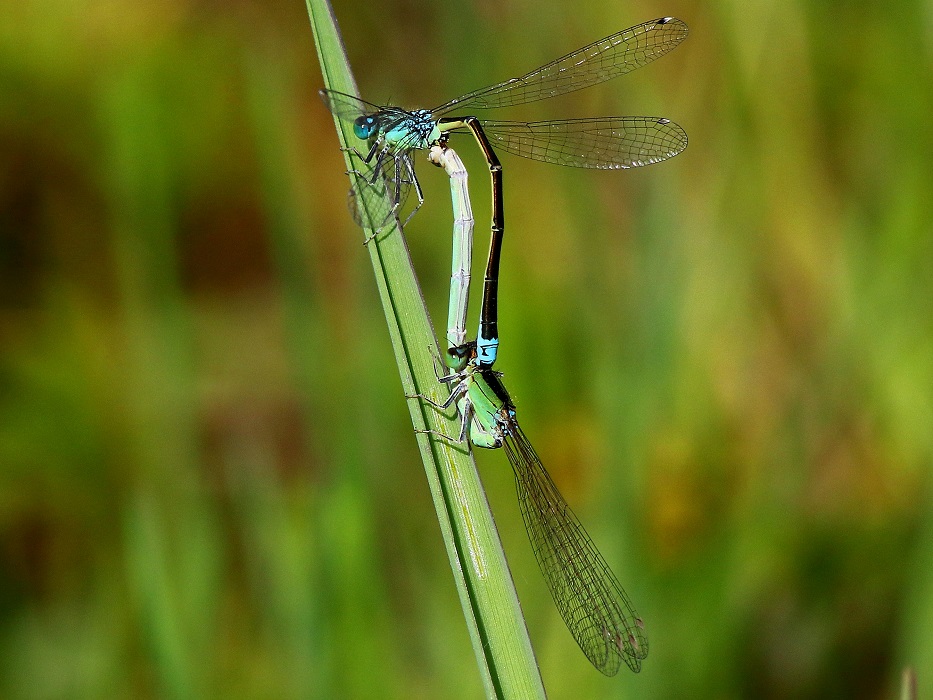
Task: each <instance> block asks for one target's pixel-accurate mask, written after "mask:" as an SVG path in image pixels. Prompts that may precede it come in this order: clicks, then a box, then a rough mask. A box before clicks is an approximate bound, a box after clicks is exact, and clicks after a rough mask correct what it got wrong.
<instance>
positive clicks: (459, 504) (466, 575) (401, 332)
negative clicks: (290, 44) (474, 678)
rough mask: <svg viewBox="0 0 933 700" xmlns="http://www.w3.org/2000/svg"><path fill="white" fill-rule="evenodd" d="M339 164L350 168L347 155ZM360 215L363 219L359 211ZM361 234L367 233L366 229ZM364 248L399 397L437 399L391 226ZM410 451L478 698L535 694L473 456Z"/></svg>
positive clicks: (327, 20)
mask: <svg viewBox="0 0 933 700" xmlns="http://www.w3.org/2000/svg"><path fill="white" fill-rule="evenodd" d="M306 2H307V6H308V14H309V16H310V19H311V27H312V30H313V32H314V38H315V45H316V46H317V51H318V57H319V59H320V62H321V72H322V74H323V76H324V84H325V86H326V87H328V88H330V89H334V90H339V91H341V92H345V93H349V94H352V95H357V94H358V91H357V89H356V84H355V82H354V80H353V76H352V74H351V72H350V68H349V63H348V61H347V58H346V53H345V51H344V48H343V44H342V41H341V39H340V35H339V32H338V29H337V23H336V20H335V18H334V16H333V12H332V10H331V8H330V5H329V4H328V3H327V2H326V0H306ZM335 123H336V126H337V133H338V136H339V139H340V145H341V146H342V147H346V146H347V144H348V137H349V136H351V134H348V133H346V132H345V129H346V125H345V124H343V123H341V122H339V121H338V120H335ZM347 167H348V169H349V168H350V167H351V166H350V162H349V159H348V160H347ZM360 204H361V206H365V205H366V204H367V203H366V202H360ZM363 215H364V218H366V217H367V216H368V213H367V212H363ZM365 233H366V236H367V237H368V236H369V235H370V233H371V231H370V230H367V231H365ZM367 250H368V251H369V255H370V258H371V261H372V264H373V271H374V272H375V275H376V283H377V285H378V288H379V295H380V298H381V301H382V305H383V309H384V311H385V316H386V322H387V324H388V326H389V334H390V336H391V339H392V347H393V350H394V352H395V358H396V361H397V363H398V369H399V375H400V377H401V380H402V388H403V390H404V393H405V394H409V395H410V394H415V393H422V394H426V395H429V396H434V398H435V400H440V399H441V398H442V397H441V396H440V392H441V386H440V385H439V384H438V382H437V379H436V376H435V373H434V364H433V360H432V357H431V352H429V348H431V349H432V352H435V353H436V352H437V341H436V339H435V335H434V332H433V329H432V327H431V323H430V321H429V319H428V314H427V308H426V307H425V304H424V299H423V298H422V295H421V290H420V288H419V286H418V283H417V279H416V278H415V274H414V269H413V268H412V264H411V260H410V257H409V254H408V248H407V246H406V244H405V240H404V237H403V236H402V234H401V232H400V227H398V225H397V222H396V225H395V229H394V230H393V231H390V232H388V234H387V233H386V231H385V230H384V231H383V232H382V233H381V234H380V236H379V238H378V239H374V240H373V241H372V242H371V243H370V245H369V246H368V247H367ZM443 391H445V392H446V391H447V390H446V389H444V390H443ZM408 407H409V410H410V412H411V418H412V423H413V425H414V427H415V428H416V429H418V430H424V429H427V428H433V429H434V430H438V431H441V432H443V433H445V434H447V435H456V434H458V432H459V420H458V417H457V414H456V411H454V410H453V409H452V410H451V411H449V412H448V413H447V415H440V414H438V413H437V412H436V411H434V410H433V409H431V408H430V407H428V408H427V410H426V407H425V405H424V404H423V402H421V401H417V400H409V401H408ZM418 447H419V449H420V451H421V456H422V459H423V461H424V467H425V473H426V474H427V477H428V483H429V486H430V489H431V495H432V498H433V500H434V506H435V510H436V511H437V517H438V522H439V523H440V526H441V532H442V534H443V537H444V543H445V546H446V548H447V554H448V557H449V559H450V566H451V570H452V571H453V574H454V580H455V582H456V585H457V590H458V593H459V595H460V602H461V604H462V606H463V612H464V618H465V619H466V623H467V627H468V629H469V632H470V638H471V641H472V644H473V649H474V651H475V653H476V660H477V664H478V666H479V669H480V673H481V675H482V678H483V684H484V687H485V689H486V695H487V697H490V698H535V697H538V698H542V697H544V696H545V693H544V686H543V684H542V682H541V677H540V673H539V671H538V666H537V662H536V661H535V658H534V652H533V651H532V648H531V642H530V641H529V639H528V632H527V630H526V628H525V623H524V619H523V617H522V613H521V608H520V606H519V602H518V596H517V594H516V592H515V587H514V585H513V583H512V577H511V574H510V572H509V569H508V565H507V563H506V560H505V555H504V553H503V550H502V544H501V542H500V541H499V536H498V533H497V532H496V529H495V525H494V523H493V519H492V514H491V512H490V510H489V504H488V503H487V501H486V496H485V494H484V492H483V490H482V485H481V483H480V479H479V475H478V473H477V471H476V465H475V463H474V462H473V458H472V456H471V455H470V453H469V451H468V450H467V449H465V448H464V447H462V446H455V445H450V444H447V443H446V442H444V441H440V440H435V439H432V438H429V437H428V436H426V435H422V434H419V435H418Z"/></svg>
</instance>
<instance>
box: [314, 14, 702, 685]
mask: <svg viewBox="0 0 933 700" xmlns="http://www.w3.org/2000/svg"><path fill="white" fill-rule="evenodd" d="M686 36H687V27H686V25H685V24H684V23H683V22H681V21H680V20H678V19H675V18H672V17H663V18H660V19H656V20H652V21H650V22H645V23H643V24H640V25H637V26H635V27H631V28H629V29H626V30H623V31H621V32H617V33H615V34H612V35H610V36H608V37H606V38H604V39H601V40H599V41H597V42H594V43H592V44H589V45H588V46H585V47H583V48H581V49H578V50H576V51H573V52H571V53H569V54H567V55H566V56H564V57H562V58H559V59H557V60H555V61H552V62H550V63H548V64H546V65H544V66H541V67H540V68H537V69H535V70H533V71H531V72H529V73H527V74H525V75H523V76H521V77H518V78H512V79H510V80H507V81H504V82H501V83H497V84H496V85H492V86H489V87H486V88H482V89H480V90H475V91H473V92H470V93H468V94H466V95H463V96H462V97H459V98H456V99H454V100H450V101H448V102H446V103H444V104H442V105H440V106H439V107H436V108H435V109H433V110H414V111H409V110H404V109H401V108H398V107H394V106H379V105H375V104H372V103H369V102H365V101H363V100H361V99H359V98H357V97H354V96H352V95H346V94H343V93H339V92H335V91H332V90H324V91H322V96H323V98H324V101H325V103H326V104H327V106H328V108H329V109H330V110H331V111H332V112H333V113H334V114H335V115H336V116H338V117H340V118H341V119H344V120H347V121H351V122H352V124H353V131H354V134H355V135H356V137H357V138H358V139H359V140H360V141H361V146H360V147H356V148H353V147H351V149H350V150H351V151H352V152H353V154H354V156H355V157H356V159H357V160H358V166H357V167H356V168H354V169H352V170H351V171H350V175H351V178H352V179H353V184H352V187H351V198H350V199H351V210H352V211H353V213H354V218H355V219H356V220H357V222H358V223H363V221H364V217H363V214H362V212H364V211H365V212H366V217H367V223H368V227H369V228H371V229H374V231H375V233H374V234H373V235H376V234H378V233H379V231H380V230H381V229H382V228H383V227H384V226H385V225H386V224H387V223H388V222H389V221H392V220H397V219H398V217H399V214H400V212H401V209H402V207H403V205H404V203H405V201H406V198H407V196H408V194H409V192H410V191H411V190H412V189H414V190H415V192H416V194H417V200H418V201H417V203H416V204H415V206H414V208H413V210H412V211H411V212H410V213H409V215H408V216H407V217H406V218H405V221H404V223H405V224H407V222H408V221H409V220H410V218H411V216H412V215H413V214H414V213H415V212H416V211H417V209H418V208H419V207H420V206H421V204H422V203H423V196H422V192H421V187H420V184H419V183H418V179H417V177H416V175H415V169H414V164H413V163H412V160H411V153H412V151H414V150H417V149H432V159H433V161H434V162H435V164H438V165H443V166H444V167H445V168H446V169H447V170H448V174H450V176H451V183H452V187H451V189H452V194H453V196H454V209H455V221H454V234H455V255H454V274H453V275H452V276H451V280H452V282H451V308H450V312H449V322H448V334H447V338H448V351H447V364H448V366H449V367H450V368H451V370H452V374H450V375H449V376H447V377H443V378H441V381H442V382H443V383H445V384H448V385H449V386H450V387H451V393H450V397H449V398H448V399H447V401H446V402H443V403H440V404H438V403H435V402H434V401H432V400H431V399H428V398H427V397H424V396H420V395H419V396H418V397H417V398H419V399H423V400H427V401H428V402H429V403H431V404H432V405H434V406H435V407H437V408H439V409H444V408H447V407H449V406H450V405H451V404H452V403H455V402H456V404H457V406H458V408H459V410H460V415H461V422H462V427H461V432H460V435H459V436H457V437H452V436H442V437H445V438H446V439H451V440H459V441H460V442H463V441H465V440H469V441H470V442H472V443H473V444H474V445H477V446H479V447H490V448H498V447H504V448H505V452H506V455H507V457H508V459H509V462H510V464H511V465H512V468H513V471H514V473H515V476H516V485H517V489H518V496H519V503H520V505H521V511H522V518H523V520H524V522H525V526H526V529H527V532H528V536H529V539H530V541H531V544H532V549H533V550H534V553H535V557H536V559H537V560H538V563H539V565H540V567H541V570H542V573H543V574H544V577H545V580H546V582H547V584H548V588H549V589H550V592H551V595H552V597H553V599H554V601H555V604H556V605H557V608H558V610H559V612H560V614H561V616H562V617H563V619H564V622H565V623H566V624H567V627H568V629H569V630H570V632H571V633H572V634H573V636H574V639H575V640H576V641H577V643H578V644H579V645H580V647H581V649H582V650H583V651H584V653H585V654H586V656H587V658H588V659H589V660H590V661H591V662H592V663H593V665H594V666H596V668H598V669H599V670H600V671H602V672H603V673H606V674H608V675H612V674H614V673H616V672H617V670H618V668H619V666H620V664H621V662H622V661H624V662H625V663H626V664H627V665H628V666H629V668H631V669H632V670H634V671H638V670H639V669H640V667H641V661H642V659H644V658H645V656H646V655H647V651H648V643H647V637H646V635H645V632H644V624H643V623H642V620H641V618H640V617H638V615H637V614H636V613H635V610H634V608H633V606H632V603H631V601H630V600H629V598H628V596H627V595H626V593H625V591H624V590H623V589H622V587H621V585H620V584H619V582H618V580H617V579H616V577H615V575H614V574H613V573H612V571H611V570H610V568H609V567H608V565H607V564H606V562H605V560H604V559H603V557H602V555H601V554H600V553H599V551H598V550H597V549H596V546H595V545H594V544H593V542H592V540H591V539H590V537H589V536H588V535H587V533H586V531H585V530H584V529H583V527H582V525H581V524H580V522H579V520H577V518H576V516H575V515H574V514H573V512H572V511H571V510H570V508H569V507H568V506H567V503H566V502H565V501H564V499H563V497H562V496H561V495H560V493H559V491H558V490H557V488H556V487H555V486H554V483H553V481H552V480H551V479H550V477H549V475H548V473H547V471H546V470H545V469H544V466H543V465H542V463H541V460H540V459H539V458H538V456H537V454H536V453H535V451H534V448H533V447H532V446H531V443H530V442H529V441H528V439H527V438H526V437H525V435H524V433H523V432H522V430H521V428H520V427H519V425H518V422H517V420H516V414H515V406H514V404H513V402H512V400H511V398H510V396H509V394H508V392H507V390H506V389H505V386H504V385H503V384H502V381H501V379H500V376H501V375H500V373H499V372H496V371H494V370H493V369H492V366H493V364H494V363H495V361H496V358H497V351H498V344H499V333H498V305H497V301H498V278H499V260H500V254H501V249H502V237H503V233H504V229H505V216H504V211H503V198H502V167H501V164H500V162H499V159H498V157H497V155H496V150H497V149H501V150H503V151H506V152H508V153H512V154H515V155H519V156H522V157H526V158H531V159H534V160H540V161H544V162H548V163H555V164H558V165H568V166H573V167H584V168H598V169H620V168H632V167H639V166H643V165H649V164H651V163H657V162H660V161H662V160H665V159H667V158H670V157H672V156H674V155H677V154H678V153H680V152H681V151H682V150H683V149H684V148H685V147H686V145H687V137H686V134H685V133H684V131H683V129H681V128H680V127H679V126H677V125H676V124H674V123H673V122H671V121H670V120H668V119H665V118H661V117H596V118H584V119H567V120H552V121H536V122H505V121H492V120H484V119H479V118H477V117H476V116H473V115H464V116H448V115H450V114H451V113H453V112H455V111H459V112H461V113H465V112H466V111H467V110H482V109H491V108H495V107H505V106H513V105H519V104H525V103H528V102H534V101H537V100H542V99H545V98H549V97H555V96H557V95H562V94H565V93H569V92H573V91H576V90H579V89H582V88H585V87H589V86H591V85H595V84H597V83H600V82H603V81H605V80H609V79H611V78H615V77H618V76H620V75H624V74H625V73H628V72H630V71H632V70H634V69H636V68H639V67H641V66H643V65H645V64H647V63H649V62H651V61H653V60H654V59H656V58H659V57H660V56H662V55H664V54H665V53H667V52H668V51H670V50H671V49H673V48H674V47H675V46H677V45H678V44H679V43H680V42H681V41H683V39H684V38H686ZM464 131H469V132H470V133H472V135H473V137H474V138H475V140H476V142H477V143H478V145H479V147H480V149H481V150H482V152H483V154H484V156H485V158H486V162H487V164H488V166H489V171H490V179H491V184H492V227H491V231H492V235H491V240H490V250H489V256H488V260H487V267H486V274H485V280H484V287H483V296H482V307H481V313H480V324H479V329H478V333H477V338H476V340H475V341H469V342H465V338H466V331H465V319H466V307H467V300H468V295H469V259H470V257H471V251H472V214H471V213H469V215H467V210H469V193H468V191H467V190H466V185H465V183H466V177H465V170H463V168H462V164H460V163H459V158H457V157H456V156H455V154H453V151H452V149H449V148H448V141H449V138H450V137H451V136H452V135H454V134H455V133H457V132H464ZM445 150H446V151H447V152H448V154H449V155H450V157H449V158H446V157H445V155H444V152H445ZM457 178H459V179H457ZM458 204H459V211H458ZM467 239H468V240H467ZM367 240H369V239H367ZM458 251H459V253H458ZM458 258H459V259H458ZM410 398H415V397H410Z"/></svg>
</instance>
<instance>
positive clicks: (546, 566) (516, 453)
mask: <svg viewBox="0 0 933 700" xmlns="http://www.w3.org/2000/svg"><path fill="white" fill-rule="evenodd" d="M428 157H429V159H430V161H431V162H432V163H434V164H436V165H439V166H441V167H443V168H444V169H445V171H446V172H447V174H448V175H449V177H450V192H451V202H452V205H453V212H454V226H453V250H454V255H453V260H454V263H453V266H452V271H451V276H450V278H451V285H450V290H451V293H450V308H449V315H448V329H447V341H448V344H449V345H450V346H451V347H452V348H455V349H456V351H448V357H447V362H448V365H450V367H451V369H452V370H453V372H452V374H450V375H448V376H446V377H441V378H440V381H441V383H443V384H445V385H447V386H449V387H451V390H450V396H449V397H448V398H447V399H446V401H444V402H443V403H437V402H435V401H434V400H433V399H431V398H429V397H425V396H421V395H418V396H417V397H409V398H420V399H423V400H425V401H426V402H428V403H429V404H431V405H432V406H434V407H435V408H437V409H439V410H445V409H447V408H449V407H450V406H451V405H452V404H454V403H456V405H457V409H458V410H459V411H460V416H461V424H460V435H459V436H457V437H456V438H453V437H450V436H446V435H442V434H441V433H437V432H435V431H426V432H429V433H432V434H435V435H440V436H441V437H443V438H445V439H448V440H452V441H453V440H455V441H457V442H460V443H462V442H464V441H466V440H469V441H470V442H472V444H474V445H476V446H478V447H485V448H499V447H504V448H505V453H506V456H507V457H508V460H509V463H510V464H511V465H512V471H513V473H514V474H515V483H516V489H517V492H518V502H519V506H520V509H521V513H522V520H523V521H524V523H525V529H526V531H527V533H528V539H529V541H530V542H531V547H532V550H533V551H534V554H535V558H536V559H537V561H538V565H539V566H540V568H541V572H542V573H543V574H544V579H545V581H546V582H547V586H548V589H549V590H550V592H551V596H552V598H553V599H554V603H555V605H556V606H557V609H558V611H559V612H560V614H561V617H562V618H563V619H564V622H565V623H566V625H567V628H568V629H569V630H570V632H571V634H572V635H573V638H574V639H575V640H576V642H577V644H579V645H580V648H581V649H582V650H583V653H584V654H586V657H587V658H588V659H589V660H590V661H591V662H592V664H593V665H594V666H595V667H596V668H597V669H599V670H600V671H602V672H603V673H605V674H606V675H614V674H615V673H616V672H617V671H618V670H619V667H620V665H621V662H622V661H624V662H625V663H626V664H627V665H628V666H629V668H631V669H632V670H633V671H638V670H640V668H641V662H642V660H643V659H644V658H645V656H646V655H647V653H648V638H647V636H646V634H645V628H644V623H643V622H642V620H641V618H640V617H639V616H638V615H637V613H636V612H635V609H634V607H633V606H632V602H631V600H630V599H629V597H628V595H627V594H626V593H625V590H624V589H623V588H622V586H621V584H620V583H619V581H618V579H617V578H616V577H615V574H613V573H612V570H611V569H610V568H609V565H608V564H607V563H606V561H605V559H603V557H602V555H601V554H600V553H599V550H598V549H597V548H596V545H595V544H593V541H592V539H590V537H589V535H588V534H587V532H586V530H585V529H584V528H583V525H581V524H580V521H579V520H578V519H577V517H576V516H575V515H574V513H573V511H572V510H571V509H570V507H569V506H568V505H567V503H566V501H565V500H564V498H563V496H561V494H560V491H558V489H557V487H556V486H555V485H554V482H553V481H552V480H551V477H550V476H549V475H548V473H547V470H546V469H545V468H544V465H543V464H542V463H541V460H540V459H539V458H538V455H537V453H536V452H535V450H534V447H532V445H531V443H530V442H529V440H528V438H527V437H526V436H525V434H524V432H523V431H522V429H521V427H520V426H519V424H518V421H517V419H516V412H515V405H514V403H513V402H512V399H511V397H510V396H509V393H508V391H507V390H506V388H505V386H504V385H503V383H502V380H501V376H502V375H501V373H500V372H496V371H494V370H493V369H492V368H491V367H489V366H488V365H481V364H480V363H479V362H478V361H477V352H476V343H475V342H472V341H471V342H464V340H465V336H466V315H467V305H468V297H469V286H470V265H469V261H470V258H471V257H472V230H473V216H472V208H471V205H470V195H469V189H468V187H467V173H466V169H465V168H464V167H463V163H462V161H461V160H460V158H459V156H458V155H457V154H456V153H455V152H454V150H453V149H452V148H449V147H446V148H442V147H440V146H434V147H432V149H431V152H430V154H429V156H428Z"/></svg>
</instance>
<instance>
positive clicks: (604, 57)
mask: <svg viewBox="0 0 933 700" xmlns="http://www.w3.org/2000/svg"><path fill="white" fill-rule="evenodd" d="M686 37H687V25H686V24H684V23H683V22H682V21H680V20H679V19H676V18H675V17H661V18H659V19H654V20H651V21H650V22H645V23H644V24H639V25H637V26H635V27H630V28H628V29H623V30H622V31H621V32H617V33H615V34H612V35H610V36H607V37H606V38H605V39H600V40H599V41H596V42H593V43H592V44H590V45H588V46H584V47H583V48H582V49H577V50H576V51H574V52H572V53H569V54H567V55H566V56H563V57H562V58H558V59H557V60H556V61H552V62H550V63H548V64H546V65H543V66H541V67H540V68H536V69H535V70H533V71H531V72H530V73H526V74H525V75H523V76H521V77H520V78H511V79H509V80H506V81H504V82H502V83H499V84H498V85H491V86H490V87H485V88H481V89H479V90H475V91H474V92H471V93H468V94H466V95H463V96H462V97H458V98H456V99H454V100H451V101H450V102H447V103H445V104H443V105H441V106H440V107H438V108H436V109H434V110H432V113H433V114H434V116H436V117H437V116H441V115H443V114H446V113H447V112H449V111H451V110H453V109H461V110H463V109H466V108H468V107H470V108H475V109H492V108H493V107H508V106H511V105H520V104H525V103H527V102H534V101H536V100H543V99H545V98H547V97H556V96H557V95H563V94H565V93H568V92H573V91H574V90H581V89H583V88H585V87H589V86H590V85H596V84H597V83H601V82H603V81H604V80H610V79H612V78H616V77H618V76H620V75H625V74H626V73H629V72H631V71H633V70H635V69H636V68H640V67H641V66H643V65H645V64H647V63H650V62H651V61H653V60H655V59H656V58H660V57H661V56H663V55H664V54H666V53H667V52H668V51H670V50H671V49H673V48H674V47H675V46H677V45H678V44H679V43H680V42H681V41H683V40H684V39H685V38H686Z"/></svg>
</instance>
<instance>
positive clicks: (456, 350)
mask: <svg viewBox="0 0 933 700" xmlns="http://www.w3.org/2000/svg"><path fill="white" fill-rule="evenodd" d="M474 357H476V341H475V340H471V341H470V342H468V343H464V344H463V345H457V346H456V347H452V348H447V366H448V367H449V368H450V369H451V370H453V371H454V372H462V371H463V370H464V369H466V366H467V365H468V364H469V363H470V360H471V359H473V358H474Z"/></svg>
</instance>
